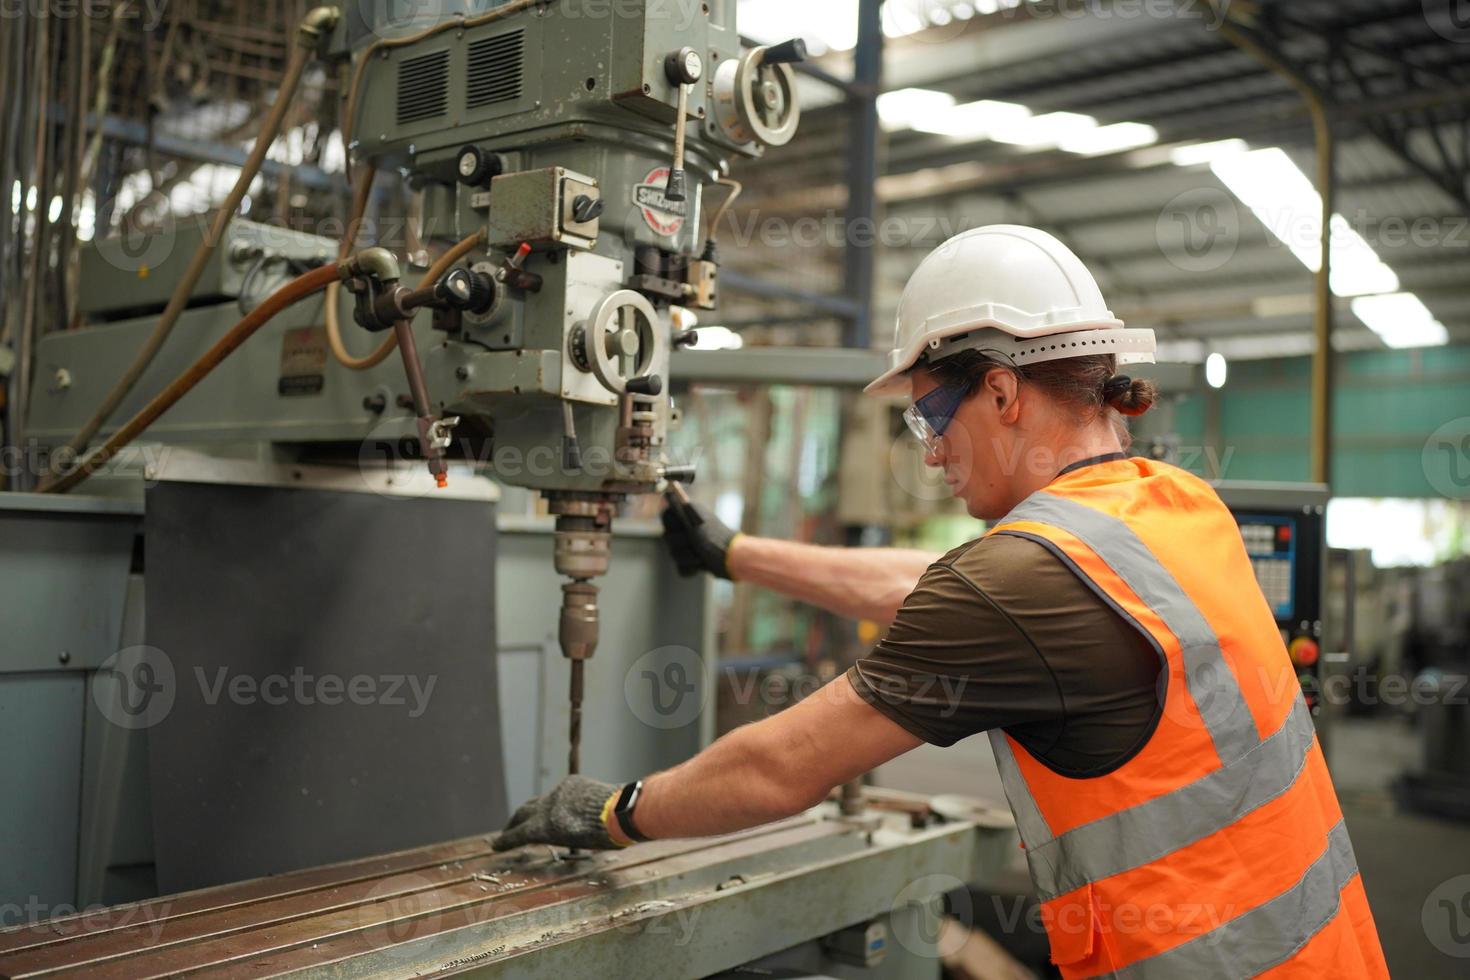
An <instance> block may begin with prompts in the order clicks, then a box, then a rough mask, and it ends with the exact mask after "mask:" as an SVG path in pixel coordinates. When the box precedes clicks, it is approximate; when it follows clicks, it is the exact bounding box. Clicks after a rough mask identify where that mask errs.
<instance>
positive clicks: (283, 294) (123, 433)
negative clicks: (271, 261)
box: [39, 263, 344, 493]
mask: <svg viewBox="0 0 1470 980" xmlns="http://www.w3.org/2000/svg"><path fill="white" fill-rule="evenodd" d="M343 268H344V266H343V265H342V264H341V263H333V264H331V265H323V266H320V267H318V268H315V269H312V270H311V271H310V272H307V273H304V274H302V275H300V276H297V277H296V278H295V279H292V280H291V281H290V282H288V283H286V284H285V285H284V286H282V287H281V288H280V289H277V290H276V291H275V292H273V293H271V294H270V295H269V296H267V297H266V298H265V300H263V301H262V302H261V304H260V305H259V306H257V307H256V308H255V309H253V310H251V311H250V312H249V313H248V314H246V315H245V316H244V317H242V318H241V319H240V320H239V321H238V322H237V323H236V324H235V325H234V326H233V327H231V328H230V329H229V330H228V331H226V332H225V334H224V336H222V337H220V339H219V340H216V341H215V342H214V344H213V345H212V346H211V347H210V348H209V350H207V351H205V352H204V353H203V354H201V355H200V356H199V358H198V360H196V361H195V362H194V363H193V364H191V365H189V367H187V368H186V369H184V371H183V372H182V373H181V374H179V375H178V376H177V377H175V378H174V379H173V380H172V381H170V382H169V383H168V385H167V387H165V388H164V389H163V390H162V391H160V392H159V393H158V394H157V395H155V396H153V400H152V401H150V402H149V403H148V404H147V405H144V406H143V408H142V409H140V410H139V411H138V414H136V415H134V416H133V417H132V418H131V419H129V420H128V421H127V422H125V423H124V424H123V425H122V426H121V427H120V428H118V430H117V431H116V432H114V433H113V434H112V435H111V436H109V437H108V438H107V440H106V441H105V442H103V443H102V445H100V446H98V447H97V448H96V449H94V450H93V451H92V452H90V453H88V454H87V457H86V458H85V459H83V460H82V461H81V463H79V464H78V465H77V466H76V467H74V468H73V469H72V470H71V471H70V472H68V473H67V474H66V475H65V476H62V477H58V478H57V479H55V480H52V481H50V482H49V483H47V484H46V485H44V486H42V487H41V488H40V491H39V492H41V493H65V492H66V491H68V490H70V489H71V488H72V487H74V486H76V485H77V484H78V483H81V482H82V481H83V480H85V479H86V478H87V477H89V476H91V475H92V474H93V473H95V472H96V471H97V470H98V469H99V468H100V467H101V466H102V465H103V464H104V463H106V462H107V461H108V460H109V459H111V458H112V457H114V456H116V455H117V452H118V450H119V449H121V448H122V447H123V446H126V445H127V444H128V443H130V442H132V441H133V440H134V439H135V438H137V436H138V434H139V433H141V432H142V431H143V430H144V429H146V428H148V426H150V425H152V424H153V423H154V422H156V421H157V420H158V417H159V416H161V415H162V414H163V413H164V412H167V411H168V410H169V409H170V408H172V407H173V406H174V405H175V404H176V403H177V402H178V400H179V399H180V398H183V397H184V396H185V395H187V394H188V393H189V392H190V391H192V390H193V388H194V386H195V385H197V384H198V383H199V382H200V381H203V380H204V379H205V378H206V377H208V375H209V373H210V372H211V371H213V370H214V369H215V368H216V367H218V366H219V365H220V362H222V361H223V360H224V359H225V358H226V357H228V356H230V354H232V353H233V352H234V351H235V350H236V348H238V347H239V346H240V345H241V344H243V343H245V341H247V340H249V339H250V336H251V335H252V334H254V333H255V332H256V331H257V330H259V329H260V328H261V327H263V326H265V324H266V323H267V322H269V321H270V319H271V318H272V317H274V316H275V315H276V314H277V313H280V312H281V311H282V310H284V309H286V308H287V307H288V306H291V305H292V304H293V303H296V302H298V301H299V300H301V299H304V298H305V297H307V296H310V295H311V294H312V293H315V292H317V291H318V290H321V289H325V288H326V287H327V284H328V283H333V282H337V281H339V279H340V277H341V276H342V275H343V271H342V270H343Z"/></svg>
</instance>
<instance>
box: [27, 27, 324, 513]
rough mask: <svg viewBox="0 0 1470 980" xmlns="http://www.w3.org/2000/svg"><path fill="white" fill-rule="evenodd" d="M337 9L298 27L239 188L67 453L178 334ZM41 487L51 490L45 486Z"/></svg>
mask: <svg viewBox="0 0 1470 980" xmlns="http://www.w3.org/2000/svg"><path fill="white" fill-rule="evenodd" d="M338 15H339V14H338V11H337V10H336V9H335V8H323V7H318V8H316V9H314V10H312V11H311V12H309V13H308V14H307V15H306V16H305V17H303V18H302V19H301V22H300V25H299V27H298V34H297V41H298V43H297V45H296V47H295V48H294V49H293V50H292V52H291V59H290V60H289V61H288V62H287V63H286V71H285V74H284V75H283V76H282V78H281V87H280V90H279V91H278V92H277V93H276V99H275V102H274V103H272V105H271V109H270V112H269V113H268V114H267V115H266V118H265V120H264V122H262V123H261V127H260V133H259V134H258V135H257V136H256V138H255V144H254V145H253V146H252V147H251V149H250V155H249V156H248V157H246V159H245V163H244V164H243V165H242V166H241V168H240V176H239V178H238V179H237V180H236V181H235V185H234V186H233V187H231V188H230V192H229V194H228V195H226V197H225V200H224V201H223V203H221V205H220V207H219V210H218V211H216V212H215V218H214V222H213V223H212V224H211V226H210V228H209V231H208V233H207V234H206V235H205V237H204V240H203V241H201V242H200V243H199V247H198V248H197V249H195V251H194V256H193V258H191V259H190V260H189V265H188V267H187V268H186V269H185V270H184V274H183V275H182V276H181V277H180V278H179V281H178V284H177V285H176V286H175V287H174V291H173V295H171V296H170V297H169V301H168V305H167V306H165V307H164V309H163V314H162V315H161V316H160V317H159V319H158V323H157V324H156V325H155V326H154V328H153V332H152V333H151V334H149V336H148V339H147V340H146V341H144V343H143V347H142V349H140V350H139V351H138V353H137V355H136V356H135V357H134V358H133V362H132V363H131V364H130V365H128V369H127V370H126V371H124V372H123V375H122V377H120V378H119V379H118V380H117V383H116V384H114V385H113V387H112V389H111V390H110V391H108V393H107V395H106V396H105V397H104V398H103V399H102V404H101V405H100V406H98V408H97V411H96V412H94V413H93V414H92V417H91V418H89V419H88V420H87V421H86V423H85V424H84V425H83V426H82V427H81V429H80V430H79V431H78V432H77V434H76V435H74V436H72V438H71V439H70V441H68V442H67V444H66V449H67V450H69V451H70V452H71V453H72V454H80V453H81V452H82V451H83V450H85V449H86V447H87V444H88V443H90V442H91V441H92V437H93V436H95V435H96V434H97V431H98V430H99V429H101V428H102V426H103V425H105V424H106V423H107V420H108V419H109V418H110V417H111V416H112V413H113V412H115V411H116V410H117V407H118V405H120V404H122V401H123V399H125V398H126V397H127V396H128V394H129V392H131V391H132V390H133V388H134V386H136V385H137V383H138V379H140V378H141V377H142V376H143V374H144V373H145V372H146V371H147V370H148V367H149V365H150V364H152V363H153V359H154V358H155V357H156V356H157V355H158V351H159V349H160V348H162V347H163V344H164V341H166V340H167V339H168V337H169V334H170V333H172V332H173V328H174V325H175V324H176V323H177V322H178V319H179V316H180V314H182V313H183V312H184V307H185V306H186V305H188V302H189V296H190V294H191V293H193V291H194V287H195V285H197V284H198V282H199V279H200V277H201V276H202V275H203V274H204V269H205V267H206V266H207V265H208V264H209V260H210V259H211V258H212V257H213V255H214V253H215V251H216V250H217V249H218V248H219V245H220V242H221V240H222V239H223V238H224V233H225V229H226V228H227V227H228V226H229V223H230V221H232V220H233V219H234V217H235V211H236V210H237V209H238V208H239V206H240V201H241V200H242V199H243V198H244V197H245V192H246V191H247V190H248V189H249V188H250V184H251V182H252V181H254V179H255V175H256V174H257V173H258V172H259V171H260V166H261V164H262V163H263V162H264V161H265V156H266V152H267V151H268V150H269V149H270V147H271V144H272V143H274V142H275V140H276V136H277V135H279V133H280V129H281V123H282V121H283V120H284V119H285V116H286V110H287V109H288V108H289V107H290V105H291V101H292V99H293V98H294V97H295V95H296V90H297V88H299V87H300V84H301V77H302V75H303V74H304V73H305V70H306V63H307V61H308V60H309V59H310V57H311V54H312V51H313V50H314V48H315V46H316V42H317V40H318V39H319V38H320V36H321V34H322V32H323V31H324V30H325V29H326V28H328V27H329V26H330V24H331V23H334V22H335V19H336V17H337V16H338ZM38 489H41V490H43V491H44V490H45V489H47V485H46V484H42V486H41V487H40V488H38Z"/></svg>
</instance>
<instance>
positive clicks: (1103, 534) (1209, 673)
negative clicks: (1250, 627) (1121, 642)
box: [999, 491, 1260, 847]
mask: <svg viewBox="0 0 1470 980" xmlns="http://www.w3.org/2000/svg"><path fill="white" fill-rule="evenodd" d="M1016 521H1035V522H1037V523H1040V524H1049V525H1051V526H1052V527H1055V528H1058V529H1060V530H1063V531H1066V532H1067V533H1068V534H1071V535H1072V536H1073V537H1075V538H1076V539H1077V540H1079V541H1081V542H1082V543H1083V544H1085V545H1087V547H1089V548H1091V549H1092V550H1093V551H1094V552H1095V553H1096V554H1097V556H1098V557H1099V558H1101V559H1102V560H1103V561H1104V562H1106V563H1107V565H1108V567H1110V568H1111V569H1112V570H1113V571H1114V572H1116V573H1117V574H1118V577H1119V578H1121V579H1122V580H1123V581H1124V583H1126V584H1127V586H1128V587H1129V588H1130V589H1132V590H1133V592H1134V594H1135V595H1137V596H1138V598H1139V599H1141V600H1143V602H1144V604H1145V605H1147V606H1148V607H1149V608H1150V609H1152V610H1153V611H1154V613H1155V615H1157V616H1158V617H1159V618H1160V619H1161V620H1163V622H1164V625H1165V626H1167V627H1168V628H1169V632H1171V633H1173V634H1174V635H1175V636H1176V637H1177V638H1178V640H1179V646H1180V653H1181V655H1182V656H1183V658H1184V683H1185V687H1186V688H1187V689H1188V691H1189V696H1190V697H1191V698H1192V699H1193V700H1194V703H1195V706H1196V707H1197V708H1198V709H1199V713H1200V717H1201V718H1202V719H1203V720H1204V723H1205V728H1206V730H1207V731H1208V732H1209V735H1210V739H1211V740H1212V741H1213V742H1214V743H1215V751H1216V752H1217V753H1218V754H1219V756H1220V761H1221V762H1222V763H1224V764H1225V765H1227V766H1228V765H1230V764H1231V763H1232V762H1234V761H1235V760H1237V759H1239V758H1241V757H1242V756H1244V755H1245V754H1246V753H1247V752H1249V751H1251V750H1252V749H1253V748H1255V747H1256V746H1257V745H1258V744H1259V743H1260V734H1259V733H1258V732H1257V731H1256V725H1255V721H1254V719H1253V718H1252V717H1251V713H1250V709H1249V708H1248V707H1247V706H1246V703H1245V698H1244V697H1243V696H1242V695H1241V693H1240V685H1239V684H1238V683H1237V682H1236V680H1235V674H1234V673H1232V672H1231V670H1230V667H1229V665H1228V664H1226V662H1225V659H1224V657H1222V656H1221V654H1220V642H1219V640H1218V639H1217V638H1216V636H1215V631H1214V630H1213V629H1212V628H1211V627H1210V624H1209V623H1208V622H1207V621H1206V620H1205V617H1204V615H1203V614H1201V613H1200V611H1199V608H1198V607H1197V606H1196V605H1195V604H1194V602H1192V601H1191V600H1190V598H1189V596H1188V595H1186V594H1185V592H1184V590H1183V589H1182V588H1180V587H1179V583H1178V582H1176V581H1175V580H1174V576H1173V575H1170V574H1169V570H1168V569H1166V568H1165V567H1164V566H1163V565H1162V564H1160V563H1159V560H1158V559H1157V558H1156V557H1154V554H1153V552H1151V551H1149V549H1148V546H1147V545H1145V544H1144V543H1143V541H1142V540H1140V539H1139V537H1138V535H1137V534H1135V533H1133V529H1132V528H1130V527H1129V526H1128V525H1127V524H1125V523H1123V522H1122V521H1120V520H1119V519H1118V518H1116V517H1112V516H1109V515H1107V514H1104V513H1103V512H1101V511H1099V510H1095V509H1094V508H1092V507H1088V506H1087V505H1086V504H1079V503H1077V502H1076V501H1073V500H1067V499H1064V498H1062V497H1058V496H1056V495H1055V494H1050V493H1046V492H1045V491H1040V492H1037V493H1033V494H1032V495H1031V496H1029V497H1027V498H1026V499H1025V500H1023V501H1021V502H1020V503H1019V504H1017V505H1016V507H1015V509H1014V510H1012V511H1011V512H1010V513H1009V514H1007V515H1006V516H1005V517H1004V518H1002V519H1001V521H1000V525H999V526H1000V527H1005V525H1007V524H1011V523H1014V522H1016ZM1026 843H1027V846H1028V847H1029V846H1030V845H1031V842H1030V841H1027V842H1026Z"/></svg>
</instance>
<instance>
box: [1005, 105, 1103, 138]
mask: <svg viewBox="0 0 1470 980" xmlns="http://www.w3.org/2000/svg"><path fill="white" fill-rule="evenodd" d="M1095 126H1097V120H1096V119H1094V118H1092V117H1091V116H1084V115H1082V114H1081V113H1080V112H1048V113H1046V114H1044V115H1040V116H1031V117H1030V118H1028V119H1022V120H1021V121H1019V122H1015V123H1011V124H1009V125H1005V126H998V127H996V129H995V130H994V131H992V132H991V134H990V138H991V139H993V140H995V141H996V142H997V143H1011V144H1013V145H1015V146H1055V145H1056V144H1058V143H1061V142H1062V141H1063V140H1065V139H1069V138H1071V137H1074V136H1076V135H1077V134H1078V133H1082V132H1085V131H1086V130H1089V129H1092V128H1094V127H1095Z"/></svg>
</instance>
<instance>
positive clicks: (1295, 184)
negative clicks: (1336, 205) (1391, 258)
mask: <svg viewBox="0 0 1470 980" xmlns="http://www.w3.org/2000/svg"><path fill="white" fill-rule="evenodd" d="M1210 170H1211V171H1213V172H1214V174H1215V176H1216V177H1218V178H1220V182H1221V183H1223V184H1224V185H1225V186H1226V187H1228V188H1229V189H1230V192H1231V193H1232V194H1234V195H1235V196H1236V198H1238V199H1239V200H1240V202H1241V203H1242V204H1244V205H1245V206H1246V207H1248V208H1250V210H1251V213H1252V214H1254V215H1255V216H1256V217H1257V218H1258V219H1260V221H1261V223H1262V224H1263V225H1265V226H1266V228H1267V229H1269V230H1270V232H1271V234H1272V235H1274V236H1275V237H1276V238H1277V239H1278V240H1279V241H1281V242H1282V244H1284V245H1285V246H1286V247H1287V248H1288V249H1289V250H1290V251H1291V253H1292V254H1293V255H1295V256H1296V257H1297V259H1298V260H1299V261H1300V262H1301V263H1302V265H1304V266H1306V267H1307V268H1308V269H1311V270H1312V271H1313V272H1316V271H1317V269H1318V268H1319V267H1320V266H1321V251H1320V249H1321V246H1320V244H1319V243H1320V239H1321V229H1322V199H1321V198H1320V197H1318V196H1317V190H1316V188H1314V187H1313V186H1312V182H1311V181H1309V180H1308V179H1307V175H1306V174H1304V173H1302V171H1301V168H1299V167H1298V166H1297V165H1296V164H1295V163H1293V162H1292V159H1291V157H1289V156H1287V155H1286V153H1285V152H1284V151H1283V150H1281V149H1280V148H1279V147H1275V146H1272V147H1268V148H1266V149H1264V150H1252V151H1250V152H1249V153H1237V154H1233V155H1227V156H1224V157H1219V158H1216V159H1214V160H1212V161H1211V162H1210ZM1331 230H1332V291H1333V292H1334V293H1336V294H1337V295H1338V296H1361V295H1363V294H1364V293H1391V292H1394V291H1395V290H1397V289H1398V288H1399V280H1398V276H1396V275H1395V274H1394V271H1393V270H1392V269H1390V268H1389V267H1388V266H1387V265H1385V264H1384V262H1383V260H1382V259H1380V258H1379V257H1378V254H1377V253H1376V252H1374V251H1373V249H1372V247H1371V246H1369V244H1368V243H1367V242H1366V241H1364V240H1363V237H1362V236H1361V235H1359V234H1358V233H1357V232H1356V231H1354V230H1353V229H1352V228H1351V227H1350V226H1349V225H1348V223H1347V220H1346V219H1345V218H1343V217H1342V215H1339V214H1334V215H1333V216H1332V222H1331Z"/></svg>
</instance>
